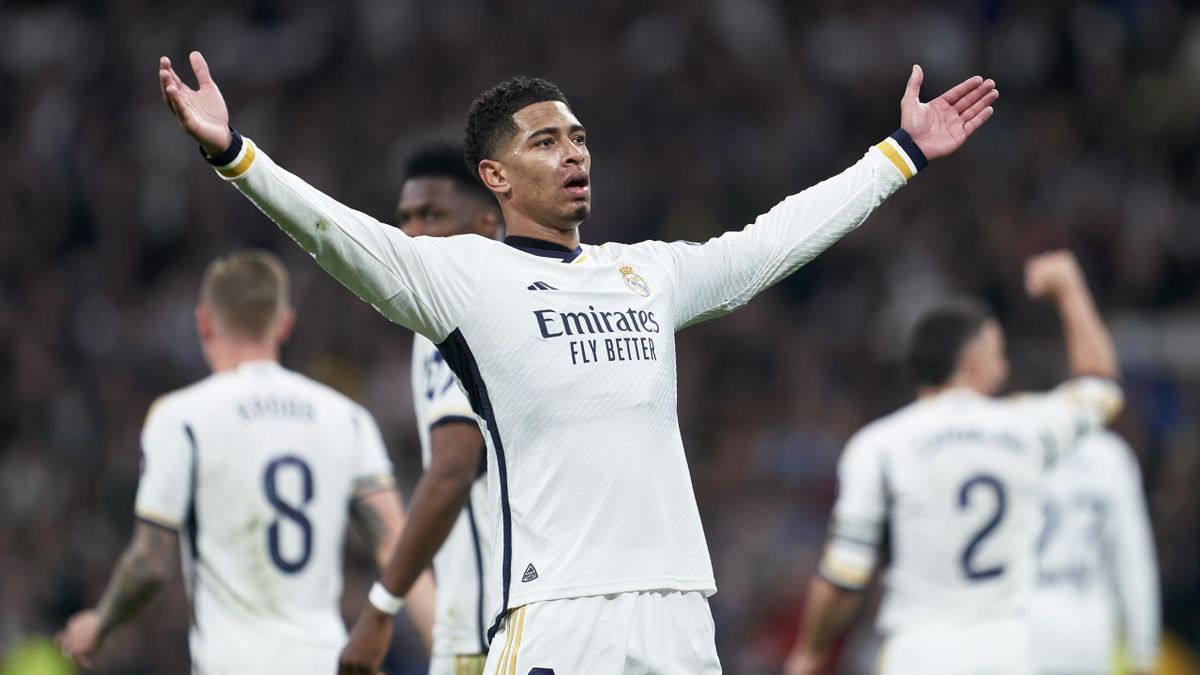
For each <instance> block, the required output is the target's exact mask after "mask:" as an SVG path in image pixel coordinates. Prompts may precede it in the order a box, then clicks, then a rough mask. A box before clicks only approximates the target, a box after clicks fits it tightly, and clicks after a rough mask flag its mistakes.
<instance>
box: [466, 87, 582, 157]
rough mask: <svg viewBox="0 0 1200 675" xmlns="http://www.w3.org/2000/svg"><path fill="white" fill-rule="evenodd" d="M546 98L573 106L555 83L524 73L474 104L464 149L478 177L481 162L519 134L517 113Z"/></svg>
mask: <svg viewBox="0 0 1200 675" xmlns="http://www.w3.org/2000/svg"><path fill="white" fill-rule="evenodd" d="M543 101H560V102H562V103H565V104H566V105H567V107H570V106H571V104H570V103H568V102H567V97H566V96H564V95H563V93H562V91H561V90H559V88H558V87H557V86H556V85H555V84H554V83H553V82H550V81H549V80H543V79H542V78H540V77H525V76H524V75H521V76H518V77H514V78H512V79H511V80H508V81H505V82H501V83H500V84H498V85H496V86H494V87H492V88H491V89H488V90H487V91H485V92H483V93H482V94H480V95H479V98H477V99H475V101H474V102H473V103H471V110H470V112H468V113H467V133H466V138H465V142H464V144H463V145H464V148H463V149H464V157H465V159H466V162H467V168H468V169H469V170H470V172H471V175H473V176H475V178H476V180H478V179H479V169H478V167H479V162H481V161H483V160H485V159H491V158H493V156H494V155H495V154H496V151H497V150H499V149H500V146H501V145H503V144H504V143H505V142H506V141H507V140H508V139H510V138H511V137H512V135H513V134H515V133H517V125H516V122H514V121H513V114H515V113H516V112H517V111H518V110H521V109H522V108H525V107H526V106H530V105H533V104H534V103H541V102H543Z"/></svg>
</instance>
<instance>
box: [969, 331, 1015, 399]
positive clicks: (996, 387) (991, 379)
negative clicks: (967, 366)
mask: <svg viewBox="0 0 1200 675" xmlns="http://www.w3.org/2000/svg"><path fill="white" fill-rule="evenodd" d="M976 342H977V344H976V349H977V352H976V353H977V354H978V358H977V361H976V379H977V380H978V382H979V385H980V388H981V389H983V391H984V393H987V394H995V393H996V392H998V391H1000V387H1002V386H1004V381H1005V380H1007V379H1008V357H1007V356H1005V354H1004V329H1003V328H1001V327H1000V322H998V321H996V320H995V319H989V320H988V321H987V322H986V323H984V324H983V328H981V329H980V331H979V337H978V338H976Z"/></svg>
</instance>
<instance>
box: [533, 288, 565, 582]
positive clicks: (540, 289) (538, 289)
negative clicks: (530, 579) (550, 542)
mask: <svg viewBox="0 0 1200 675" xmlns="http://www.w3.org/2000/svg"><path fill="white" fill-rule="evenodd" d="M525 290H527V291H557V290H558V289H557V288H555V287H553V286H551V285H550V284H548V283H546V282H544V281H535V282H533V283H532V284H529V285H528V286H526V287H525ZM533 576H534V577H535V578H536V577H537V572H534V574H533Z"/></svg>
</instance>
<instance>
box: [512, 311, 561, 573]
mask: <svg viewBox="0 0 1200 675" xmlns="http://www.w3.org/2000/svg"><path fill="white" fill-rule="evenodd" d="M556 290H557V289H556ZM536 578H537V570H535V569H534V568H533V563H529V567H526V568H525V574H522V575H521V582H522V583H529V582H530V581H533V580H534V579H536Z"/></svg>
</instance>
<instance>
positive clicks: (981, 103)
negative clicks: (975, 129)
mask: <svg viewBox="0 0 1200 675" xmlns="http://www.w3.org/2000/svg"><path fill="white" fill-rule="evenodd" d="M998 98H1000V90H999V89H992V90H991V91H988V92H987V93H986V94H984V95H983V96H981V97H979V100H977V101H975V103H973V104H972V105H971V107H970V108H967V109H966V110H964V111H962V112H960V113H959V117H960V118H961V119H962V121H963V124H966V123H967V122H969V121H971V120H972V119H974V118H975V117H976V116H978V115H979V113H981V112H983V110H984V108H989V107H991V105H992V104H993V103H995V102H996V99H998Z"/></svg>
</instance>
